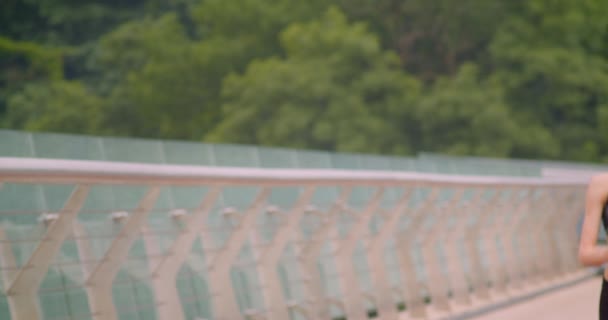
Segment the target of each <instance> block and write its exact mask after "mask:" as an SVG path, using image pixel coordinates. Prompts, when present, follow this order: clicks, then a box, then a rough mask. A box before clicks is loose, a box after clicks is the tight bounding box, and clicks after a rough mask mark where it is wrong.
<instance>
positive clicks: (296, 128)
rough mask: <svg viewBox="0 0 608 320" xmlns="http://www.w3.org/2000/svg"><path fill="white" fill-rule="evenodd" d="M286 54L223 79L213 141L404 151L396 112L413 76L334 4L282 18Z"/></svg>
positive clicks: (408, 95) (414, 91)
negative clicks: (307, 16) (317, 14)
mask: <svg viewBox="0 0 608 320" xmlns="http://www.w3.org/2000/svg"><path fill="white" fill-rule="evenodd" d="M281 44H282V47H283V48H284V51H285V53H286V55H287V57H286V58H284V59H281V58H269V59H266V60H259V61H255V62H253V63H252V64H251V65H250V66H249V68H248V69H247V71H246V72H245V74H244V75H231V76H230V77H229V78H228V79H227V81H226V83H225V86H224V91H223V96H224V98H225V101H226V102H225V104H224V105H223V111H224V112H225V114H224V121H223V122H222V123H221V124H220V126H219V127H218V128H217V129H216V130H215V131H214V132H213V133H212V135H211V136H210V139H211V140H213V141H232V142H240V143H259V144H268V145H282V146H290V147H300V148H321V149H330V150H340V151H365V150H367V151H372V152H401V153H403V152H405V151H410V150H409V149H408V147H409V146H408V145H407V144H402V143H400V140H401V139H402V138H403V137H402V131H401V130H400V128H399V127H398V124H399V122H398V121H397V120H398V118H400V117H403V116H404V114H407V112H404V109H403V108H405V107H407V106H408V105H410V104H411V102H412V101H415V99H416V97H417V96H418V92H419V86H418V83H417V82H416V80H414V79H412V78H410V77H407V76H405V75H403V74H402V73H400V72H399V71H397V70H396V68H395V67H396V66H397V57H396V56H395V55H394V54H392V53H390V52H386V51H383V50H382V49H381V48H380V46H379V43H378V40H377V38H376V37H375V36H374V35H373V34H371V33H369V31H367V30H366V28H365V26H364V25H361V24H348V23H347V21H346V17H345V16H344V15H343V14H342V13H341V12H340V11H339V10H337V9H335V8H334V9H331V10H329V11H327V12H326V13H325V14H324V15H323V17H322V18H321V19H320V20H317V21H312V22H310V23H305V24H294V25H291V26H289V27H288V28H287V29H286V30H285V31H284V32H283V34H282V35H281Z"/></svg>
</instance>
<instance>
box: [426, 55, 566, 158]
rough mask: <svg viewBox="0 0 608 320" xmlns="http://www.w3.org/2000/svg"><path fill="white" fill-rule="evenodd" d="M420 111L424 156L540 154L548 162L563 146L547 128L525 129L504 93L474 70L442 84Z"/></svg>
mask: <svg viewBox="0 0 608 320" xmlns="http://www.w3.org/2000/svg"><path fill="white" fill-rule="evenodd" d="M415 110H416V111H415V116H416V120H417V123H418V125H419V127H420V132H419V135H418V136H417V137H416V139H415V140H416V141H418V142H419V143H418V144H417V145H416V146H417V148H416V149H418V150H427V151H433V152H441V153H447V154H454V155H477V156H498V157H508V156H514V155H516V154H517V153H518V152H521V151H522V150H526V151H531V150H533V149H536V150H538V152H539V153H541V154H542V155H545V156H547V155H554V154H555V152H556V148H557V146H558V143H557V141H555V140H553V139H552V137H551V136H550V134H549V133H548V132H546V131H543V128H539V127H534V126H528V125H524V124H523V123H519V122H518V121H517V117H516V115H514V114H513V112H512V110H511V109H510V108H509V106H508V105H507V104H506V103H505V100H504V96H503V92H502V90H501V88H500V87H499V86H498V85H497V83H493V82H491V81H488V80H484V79H483V77H481V75H480V72H479V68H478V67H477V66H475V65H473V64H465V65H463V66H462V67H461V68H460V70H459V72H458V73H457V74H456V75H455V76H454V77H442V78H439V79H438V80H437V82H436V83H435V84H434V85H433V87H432V88H431V89H430V90H429V92H427V93H426V94H425V96H424V98H423V99H422V100H421V101H420V103H419V104H418V105H417V106H416V108H415Z"/></svg>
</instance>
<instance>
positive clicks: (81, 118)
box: [6, 81, 103, 133]
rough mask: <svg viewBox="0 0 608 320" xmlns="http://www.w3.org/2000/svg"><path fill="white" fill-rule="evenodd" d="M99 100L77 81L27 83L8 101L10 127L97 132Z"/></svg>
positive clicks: (98, 129) (100, 114)
mask: <svg viewBox="0 0 608 320" xmlns="http://www.w3.org/2000/svg"><path fill="white" fill-rule="evenodd" d="M101 107H102V100H101V99H100V98H99V97H97V96H95V95H93V94H91V93H89V92H88V91H87V89H86V88H85V87H84V86H83V85H82V84H80V83H78V82H68V81H53V82H50V83H40V84H30V85H27V86H26V87H25V88H24V90H23V91H21V92H19V93H17V94H15V95H13V96H11V98H10V100H9V101H8V113H7V119H6V121H7V123H8V124H9V126H11V127H14V128H22V129H24V130H31V131H40V130H50V131H55V132H65V133H100V131H101V123H102V117H103V115H102V113H101Z"/></svg>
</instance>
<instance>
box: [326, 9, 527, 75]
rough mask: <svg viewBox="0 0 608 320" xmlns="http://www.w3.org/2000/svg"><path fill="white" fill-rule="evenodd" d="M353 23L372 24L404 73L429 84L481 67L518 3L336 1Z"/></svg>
mask: <svg viewBox="0 0 608 320" xmlns="http://www.w3.org/2000/svg"><path fill="white" fill-rule="evenodd" d="M338 2H339V3H340V5H341V7H342V8H344V10H345V11H346V12H347V13H348V15H349V16H350V17H352V18H353V19H362V20H364V21H367V22H369V23H370V24H371V26H372V29H373V30H374V31H375V32H376V33H377V34H378V35H380V37H381V39H382V40H383V43H384V47H385V48H387V49H391V50H394V51H396V52H397V53H398V54H399V56H400V58H401V63H402V65H403V67H404V68H405V70H407V71H408V72H410V73H412V74H413V75H415V76H417V77H418V78H420V79H422V80H424V81H426V82H429V83H432V81H433V80H434V79H435V78H437V77H439V76H442V75H446V74H448V75H453V74H455V73H456V72H457V71H458V69H459V66H460V65H461V64H463V63H465V62H472V61H475V62H476V63H478V64H479V65H483V64H485V63H486V60H487V59H486V57H487V45H488V43H489V42H490V41H491V39H492V37H493V36H494V33H495V31H496V30H497V29H498V28H499V26H500V25H501V24H502V22H503V21H504V20H505V19H506V18H508V17H509V16H510V15H512V14H513V13H514V12H517V10H518V9H519V7H520V6H521V3H522V2H523V1H520V0H511V1H488V0H461V1H453V0H407V1H400V0H338Z"/></svg>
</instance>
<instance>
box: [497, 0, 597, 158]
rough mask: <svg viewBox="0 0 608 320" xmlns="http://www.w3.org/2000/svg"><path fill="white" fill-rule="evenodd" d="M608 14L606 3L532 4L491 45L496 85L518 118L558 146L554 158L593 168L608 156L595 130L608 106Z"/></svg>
mask: <svg viewBox="0 0 608 320" xmlns="http://www.w3.org/2000/svg"><path fill="white" fill-rule="evenodd" d="M607 14H608V3H606V2H605V1H602V0H584V1H549V0H533V1H529V2H527V4H526V6H525V10H524V11H523V14H522V15H520V16H513V17H511V18H510V19H509V21H507V22H506V23H505V24H504V25H503V26H502V27H501V29H500V30H499V32H498V33H497V34H496V36H495V37H494V40H493V42H492V45H491V52H492V55H493V59H494V64H495V68H496V72H495V73H494V75H493V77H494V78H496V79H497V81H499V82H500V84H501V86H502V87H504V88H505V93H506V99H507V101H508V103H509V104H510V105H511V106H512V108H513V110H514V112H515V113H517V114H519V115H520V117H521V118H525V119H526V121H527V122H530V123H531V124H533V125H535V126H539V127H545V128H547V129H548V130H549V132H550V133H551V134H552V135H553V136H554V137H555V138H556V140H557V141H559V142H560V147H561V148H560V150H559V152H558V153H557V154H555V155H554V156H556V157H560V158H565V159H575V160H593V159H597V158H598V157H599V154H600V152H601V153H605V152H606V151H608V144H607V142H608V139H606V138H605V137H603V136H600V135H599V132H600V131H598V122H597V119H598V112H601V111H600V108H601V106H603V105H606V104H607V103H608V41H606V40H607V39H608V21H607V20H606V19H605V17H606V15H607ZM524 155H527V154H524Z"/></svg>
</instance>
